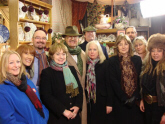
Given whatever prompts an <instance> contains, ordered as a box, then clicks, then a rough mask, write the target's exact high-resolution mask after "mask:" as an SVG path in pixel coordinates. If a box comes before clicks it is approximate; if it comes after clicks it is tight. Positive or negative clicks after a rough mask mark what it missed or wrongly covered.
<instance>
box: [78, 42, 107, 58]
mask: <svg viewBox="0 0 165 124" xmlns="http://www.w3.org/2000/svg"><path fill="white" fill-rule="evenodd" d="M87 44H88V42H87V41H84V42H83V43H82V44H80V45H79V46H80V47H81V49H82V50H84V52H85V50H86V45H87ZM100 46H101V48H102V50H103V53H104V55H105V58H106V59H107V60H108V58H109V56H108V53H107V49H106V47H105V46H103V45H101V44H100Z"/></svg>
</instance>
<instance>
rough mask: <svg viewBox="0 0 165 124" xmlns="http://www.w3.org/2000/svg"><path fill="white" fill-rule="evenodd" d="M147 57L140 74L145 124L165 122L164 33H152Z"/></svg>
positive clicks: (141, 105) (162, 123)
mask: <svg viewBox="0 0 165 124" xmlns="http://www.w3.org/2000/svg"><path fill="white" fill-rule="evenodd" d="M147 48H148V51H149V57H148V59H147V62H146V64H145V68H144V71H143V72H142V75H141V88H142V100H141V102H140V109H141V111H142V112H145V113H144V114H145V121H146V122H145V124H165V109H164V108H165V35H164V34H154V35H152V36H150V38H149V40H148V47H147Z"/></svg>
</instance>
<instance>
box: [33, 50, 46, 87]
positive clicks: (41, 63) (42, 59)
mask: <svg viewBox="0 0 165 124" xmlns="http://www.w3.org/2000/svg"><path fill="white" fill-rule="evenodd" d="M35 57H36V58H37V59H38V80H37V83H36V86H39V85H40V84H39V83H40V76H41V72H42V70H43V69H45V68H47V67H48V61H47V57H46V54H45V52H42V53H38V52H37V51H36V54H35Z"/></svg>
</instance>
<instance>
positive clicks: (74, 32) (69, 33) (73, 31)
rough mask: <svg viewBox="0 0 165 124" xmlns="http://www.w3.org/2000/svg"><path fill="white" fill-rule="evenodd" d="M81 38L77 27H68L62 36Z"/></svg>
mask: <svg viewBox="0 0 165 124" xmlns="http://www.w3.org/2000/svg"><path fill="white" fill-rule="evenodd" d="M66 35H67V36H81V35H82V34H79V32H78V29H77V27H76V26H75V25H74V26H67V27H66V28H65V34H62V37H65V36H66Z"/></svg>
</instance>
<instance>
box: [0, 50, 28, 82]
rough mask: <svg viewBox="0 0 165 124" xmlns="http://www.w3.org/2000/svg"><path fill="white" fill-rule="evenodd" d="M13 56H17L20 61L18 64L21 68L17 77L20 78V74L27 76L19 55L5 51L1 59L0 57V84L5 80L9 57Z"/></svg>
mask: <svg viewBox="0 0 165 124" xmlns="http://www.w3.org/2000/svg"><path fill="white" fill-rule="evenodd" d="M12 54H15V55H17V56H18V58H19V59H20V63H21V68H20V72H19V75H18V77H19V78H21V75H22V73H24V74H25V75H27V76H29V75H28V74H27V72H26V70H25V67H24V66H23V64H22V60H21V57H20V55H19V54H18V53H17V52H15V51H12V50H7V51H5V52H4V53H3V55H2V57H1V61H0V84H1V83H3V81H4V80H6V78H7V71H8V65H9V57H10V56H11V55H12Z"/></svg>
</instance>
